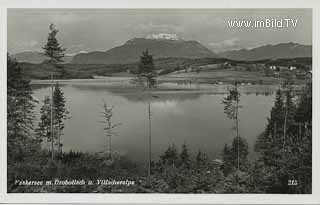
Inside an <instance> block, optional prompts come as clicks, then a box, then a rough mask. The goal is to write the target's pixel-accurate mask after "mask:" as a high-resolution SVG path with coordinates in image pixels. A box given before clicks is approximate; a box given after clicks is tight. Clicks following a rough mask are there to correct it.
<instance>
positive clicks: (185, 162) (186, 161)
mask: <svg viewBox="0 0 320 205" xmlns="http://www.w3.org/2000/svg"><path fill="white" fill-rule="evenodd" d="M180 161H181V165H182V166H183V167H184V168H187V169H189V168H190V167H191V160H190V156H189V152H188V147H187V144H186V143H183V145H182V150H181V153H180Z"/></svg>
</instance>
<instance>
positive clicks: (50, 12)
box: [7, 9, 312, 54]
mask: <svg viewBox="0 0 320 205" xmlns="http://www.w3.org/2000/svg"><path fill="white" fill-rule="evenodd" d="M285 18H289V19H293V20H294V21H295V20H298V23H297V26H296V27H293V26H292V25H291V26H290V27H288V28H231V27H230V26H229V25H228V20H229V21H230V20H252V21H254V20H255V19H257V20H265V19H277V20H279V19H285ZM50 23H54V24H55V26H56V28H58V29H59V33H58V35H57V38H58V41H59V43H60V44H61V45H62V46H63V47H64V48H66V49H67V50H66V53H68V54H75V53H78V52H82V51H84V52H90V51H106V50H109V49H111V48H113V47H115V46H120V45H122V44H124V43H125V42H126V41H127V40H129V39H132V38H135V37H145V36H147V35H149V34H158V33H171V34H177V35H178V36H179V37H181V38H183V39H184V40H196V41H199V42H200V43H202V44H203V45H204V46H206V47H208V48H209V49H211V50H213V51H214V52H217V53H218V52H223V51H227V50H235V49H236V50H238V49H242V48H248V49H250V48H254V47H258V46H262V45H266V44H277V43H285V42H296V43H300V44H307V45H311V44H312V11H311V9H193V10H190V9H189V10H187V9H140V10H139V9H8V17H7V39H8V45H7V46H8V52H9V53H13V54H14V53H18V52H23V51H41V50H42V49H41V48H42V47H43V45H44V44H45V43H46V38H47V36H48V32H49V24H50Z"/></svg>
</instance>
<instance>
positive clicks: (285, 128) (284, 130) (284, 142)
mask: <svg viewBox="0 0 320 205" xmlns="http://www.w3.org/2000/svg"><path fill="white" fill-rule="evenodd" d="M287 115H288V108H287V109H286V114H285V116H284V125H283V148H284V147H285V144H286V132H287Z"/></svg>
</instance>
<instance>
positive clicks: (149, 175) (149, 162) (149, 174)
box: [148, 85, 151, 186]
mask: <svg viewBox="0 0 320 205" xmlns="http://www.w3.org/2000/svg"><path fill="white" fill-rule="evenodd" d="M148 120H149V160H148V186H150V185H151V179H150V177H151V107H150V85H148Z"/></svg>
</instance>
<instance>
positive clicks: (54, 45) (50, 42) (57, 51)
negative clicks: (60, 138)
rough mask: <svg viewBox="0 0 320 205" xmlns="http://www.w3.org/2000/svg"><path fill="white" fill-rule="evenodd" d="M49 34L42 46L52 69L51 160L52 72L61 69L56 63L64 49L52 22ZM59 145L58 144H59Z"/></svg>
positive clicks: (52, 141) (52, 155)
mask: <svg viewBox="0 0 320 205" xmlns="http://www.w3.org/2000/svg"><path fill="white" fill-rule="evenodd" d="M49 30H50V32H49V34H48V38H47V43H46V45H45V46H44V47H43V50H44V55H45V56H47V57H49V64H51V65H52V70H51V81H52V82H51V100H52V102H51V114H50V116H51V119H50V121H51V131H50V133H51V150H52V152H51V158H52V160H53V159H54V129H53V107H54V104H53V92H54V91H53V72H54V71H55V69H56V68H60V69H62V67H61V66H59V65H58V63H60V62H62V61H63V58H64V51H65V50H66V49H64V48H62V47H61V46H60V44H59V43H58V40H57V38H56V36H57V34H58V32H59V30H58V29H56V28H55V26H54V24H50V26H49ZM59 146H60V144H59Z"/></svg>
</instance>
